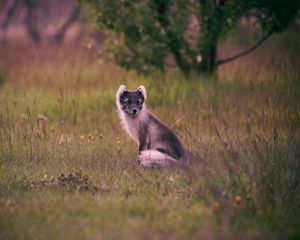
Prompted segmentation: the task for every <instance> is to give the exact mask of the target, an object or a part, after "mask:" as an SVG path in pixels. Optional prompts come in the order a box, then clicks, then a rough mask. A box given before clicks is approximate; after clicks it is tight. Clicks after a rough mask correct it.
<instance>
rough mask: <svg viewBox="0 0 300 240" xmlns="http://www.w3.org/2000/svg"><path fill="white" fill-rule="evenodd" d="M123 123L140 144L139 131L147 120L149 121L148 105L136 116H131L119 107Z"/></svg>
mask: <svg viewBox="0 0 300 240" xmlns="http://www.w3.org/2000/svg"><path fill="white" fill-rule="evenodd" d="M119 115H120V118H121V123H122V126H123V128H124V129H125V130H126V132H127V133H128V134H129V135H130V136H131V137H132V138H133V139H134V140H135V141H136V142H137V143H138V144H139V131H140V129H141V127H142V126H143V125H144V123H145V122H146V121H148V112H147V109H146V106H145V105H144V106H143V109H142V110H141V111H140V112H139V113H138V114H137V116H135V117H134V118H131V117H130V116H128V115H127V114H126V113H124V112H123V111H122V110H121V108H119Z"/></svg>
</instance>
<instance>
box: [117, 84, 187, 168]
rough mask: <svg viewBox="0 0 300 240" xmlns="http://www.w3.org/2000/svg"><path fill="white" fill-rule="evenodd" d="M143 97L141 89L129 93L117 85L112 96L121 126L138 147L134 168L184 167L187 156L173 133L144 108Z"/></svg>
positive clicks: (144, 97) (145, 95)
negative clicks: (113, 96)
mask: <svg viewBox="0 0 300 240" xmlns="http://www.w3.org/2000/svg"><path fill="white" fill-rule="evenodd" d="M146 97H147V94H146V89H145V87H144V86H140V87H138V88H137V89H136V90H135V91H129V90H127V88H126V87H125V86H124V85H121V86H120V87H119V90H118V91H117V94H116V103H117V107H118V112H119V115H120V118H121V123H122V125H123V127H124V129H125V130H126V131H127V133H128V134H129V135H130V136H131V137H132V138H133V139H134V140H135V141H136V142H137V143H138V146H139V156H138V161H137V163H138V165H139V166H142V167H171V166H174V165H178V164H179V165H181V164H184V163H185V162H186V158H187V154H188V153H187V152H186V151H185V150H184V148H183V146H182V144H181V143H180V141H179V139H178V137H177V136H176V135H175V133H174V132H173V131H172V130H171V129H169V128H168V127H167V126H166V125H165V124H164V123H162V122H161V121H160V120H158V118H157V117H155V116H154V115H153V113H151V112H150V111H149V110H148V109H147V107H146V105H145V101H146Z"/></svg>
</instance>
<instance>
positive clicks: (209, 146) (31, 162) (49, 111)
mask: <svg viewBox="0 0 300 240" xmlns="http://www.w3.org/2000/svg"><path fill="white" fill-rule="evenodd" d="M285 39H286V37H285V36H283V37H281V38H279V40H276V39H274V40H273V41H272V42H271V43H270V45H268V46H265V47H264V48H262V49H261V52H256V53H254V54H253V55H251V56H249V57H247V58H245V59H243V60H241V61H240V62H235V63H233V64H232V65H227V66H224V67H222V68H221V69H220V70H219V80H217V81H216V80H214V79H210V78H207V77H206V78H205V79H204V78H200V77H197V76H191V77H190V78H189V79H184V78H183V77H182V76H181V75H180V74H178V73H177V72H176V71H173V70H172V71H170V72H169V73H168V74H167V75H165V76H161V75H159V74H157V75H156V76H155V77H154V76H152V77H151V76H148V77H142V76H137V75H135V74H134V73H132V72H126V71H123V70H121V69H119V68H118V67H116V66H114V65H111V64H101V65H99V64H98V63H97V62H96V61H94V60H93V59H94V58H93V57H92V56H90V54H89V53H86V52H85V50H80V51H77V52H75V53H74V52H72V49H71V51H69V50H68V49H66V50H61V52H59V54H58V55H55V54H54V53H52V51H51V50H50V51H49V50H47V49H44V47H43V46H41V47H40V51H36V50H34V51H33V53H31V54H32V55H30V56H31V58H32V61H31V63H28V61H26V60H23V61H21V62H17V63H16V61H17V60H16V59H19V57H20V56H18V54H17V53H16V52H15V50H14V48H12V49H8V48H7V49H4V50H5V51H8V52H10V55H8V56H9V57H8V59H6V60H5V61H4V60H1V64H0V66H1V68H2V69H3V70H2V71H1V74H0V75H1V83H2V85H1V88H0V96H1V105H0V126H1V127H0V238H1V239H299V238H300V230H299V226H300V217H299V216H300V207H299V206H300V185H299V176H300V137H299V136H300V131H299V130H300V128H299V127H300V121H299V114H300V107H299V106H300V104H299V99H300V87H299V86H300V84H299V79H300V78H299V77H300V74H299V70H298V69H297V68H296V67H295V66H296V65H297V64H296V63H297V61H298V62H299V59H297V58H296V57H298V56H294V52H293V51H292V52H291V53H290V54H288V49H286V47H283V49H282V48H279V46H281V45H280V44H281V43H282V41H285ZM272 49H276V50H277V51H276V52H275V53H274V51H273V50H272ZM4 50H3V49H2V51H4ZM225 50H226V49H225ZM225 50H224V51H225ZM28 51H29V50H28ZM258 51H259V50H258ZM262 52H263V53H264V55H265V57H264V58H263V59H262V58H261V53H262ZM281 53H282V54H281ZM23 54H24V55H25V56H26V52H25V53H23ZM27 54H28V53H27ZM51 54H52V55H51ZM25 56H23V55H22V58H24V59H26V58H25ZM56 57H57V59H56ZM52 58H54V59H52ZM270 58H271V59H272V62H271V61H270ZM8 63H9V64H8ZM249 68H250V69H249ZM4 69H5V71H4ZM120 84H125V85H127V86H129V88H136V87H137V86H139V85H141V84H144V85H145V86H146V88H147V90H148V105H149V106H150V107H151V108H152V110H153V111H154V112H155V113H156V114H157V115H158V116H159V118H160V119H162V120H163V121H164V122H166V123H167V124H168V125H169V126H171V127H172V129H173V130H174V131H175V132H176V133H177V134H178V136H179V137H180V139H181V140H182V142H183V143H184V145H185V146H186V147H187V148H189V149H191V150H192V151H194V152H196V153H198V154H199V162H200V163H201V164H198V163H195V164H194V165H192V166H190V167H189V168H187V169H180V168H179V169H170V170H147V169H138V168H136V167H135V161H136V156H137V146H136V144H135V143H134V142H133V140H131V139H130V138H129V137H128V136H127V135H126V134H125V132H124V131H123V130H122V129H121V127H120V124H119V121H118V119H117V112H116V107H115V97H114V95H115V92H116V90H117V88H118V86H119V85H120ZM39 114H44V115H45V116H47V117H48V121H47V124H46V136H44V134H43V133H40V131H39V129H38V126H37V116H38V115H39ZM72 172H79V173H81V174H82V175H87V176H88V178H89V182H88V184H90V185H92V186H96V187H97V189H98V190H97V191H92V190H90V189H87V190H84V189H83V190H81V189H78V188H77V187H78V186H79V185H80V184H78V183H77V182H74V183H72V182H71V183H70V184H71V185H68V184H67V185H63V184H56V183H55V184H50V183H49V182H51V180H50V179H51V178H53V179H55V181H57V179H58V178H57V177H58V176H59V175H60V174H61V173H64V174H69V173H72ZM48 183H49V184H48ZM72 184H73V185H72Z"/></svg>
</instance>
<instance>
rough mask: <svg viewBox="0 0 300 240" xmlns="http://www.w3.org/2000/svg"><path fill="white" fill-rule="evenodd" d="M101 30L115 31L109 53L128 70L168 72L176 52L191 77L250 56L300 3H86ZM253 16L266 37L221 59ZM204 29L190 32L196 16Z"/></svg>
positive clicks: (208, 0) (289, 19) (193, 0)
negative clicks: (226, 44)
mask: <svg viewBox="0 0 300 240" xmlns="http://www.w3.org/2000/svg"><path fill="white" fill-rule="evenodd" d="M81 2H85V3H88V6H90V7H91V8H90V9H92V10H93V11H94V14H95V16H96V21H97V23H98V24H99V25H100V28H101V29H102V30H104V31H106V32H112V33H114V37H115V38H116V39H115V41H113V42H114V44H111V45H110V46H109V50H110V51H111V52H113V53H114V56H115V59H116V61H117V63H119V64H120V65H121V66H123V67H125V68H129V69H130V68H132V69H136V70H138V71H139V72H147V71H150V70H152V69H160V70H162V71H163V70H164V68H165V59H166V57H167V56H168V55H169V54H171V55H172V56H173V57H174V59H175V62H176V64H177V66H178V67H179V68H180V70H181V71H182V72H183V73H185V74H188V73H189V72H191V71H196V72H197V73H211V72H213V71H214V70H215V69H216V68H217V67H218V66H219V65H221V64H225V63H228V62H230V61H233V60H236V59H238V58H240V57H242V56H245V55H247V54H249V53H250V52H252V51H253V50H255V49H256V48H257V47H258V46H260V45H261V44H262V43H263V42H264V41H265V40H266V39H267V38H268V37H269V36H270V35H272V34H273V33H278V32H281V31H283V30H285V29H287V28H288V26H289V24H290V23H291V22H292V21H294V20H295V19H296V18H297V16H299V5H300V1H299V0H272V1H270V0H198V1H197V0H121V1H111V0H85V1H81ZM247 16H253V17H255V19H256V23H257V26H258V28H259V30H260V32H261V39H260V40H259V41H258V42H257V43H256V44H254V45H253V46H251V47H250V48H249V49H248V50H246V51H244V52H241V53H239V54H236V55H234V56H229V57H228V58H226V59H218V54H217V52H218V51H217V50H218V44H219V43H220V41H221V40H222V39H225V38H226V37H228V36H229V34H230V32H232V30H234V29H236V27H237V26H238V23H239V21H240V20H241V18H242V17H247ZM193 17H194V18H196V19H197V22H198V24H199V31H198V32H195V33H194V34H192V36H190V35H189V34H188V33H187V32H188V31H187V30H188V29H189V24H190V21H191V19H192V18H193Z"/></svg>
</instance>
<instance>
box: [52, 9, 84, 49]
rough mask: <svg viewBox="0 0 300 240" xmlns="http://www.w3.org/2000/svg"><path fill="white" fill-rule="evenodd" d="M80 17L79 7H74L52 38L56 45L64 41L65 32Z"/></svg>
mask: <svg viewBox="0 0 300 240" xmlns="http://www.w3.org/2000/svg"><path fill="white" fill-rule="evenodd" d="M79 15H80V7H79V6H76V7H74V9H73V11H72V13H71V14H70V16H69V17H68V19H67V20H66V22H65V23H64V24H63V25H62V27H61V28H60V29H59V30H58V31H57V33H56V34H55V36H54V40H55V42H56V43H61V42H62V41H63V39H64V36H65V34H66V32H67V30H68V29H69V28H70V27H71V26H72V25H73V24H74V23H75V22H76V20H77V19H78V17H79Z"/></svg>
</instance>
